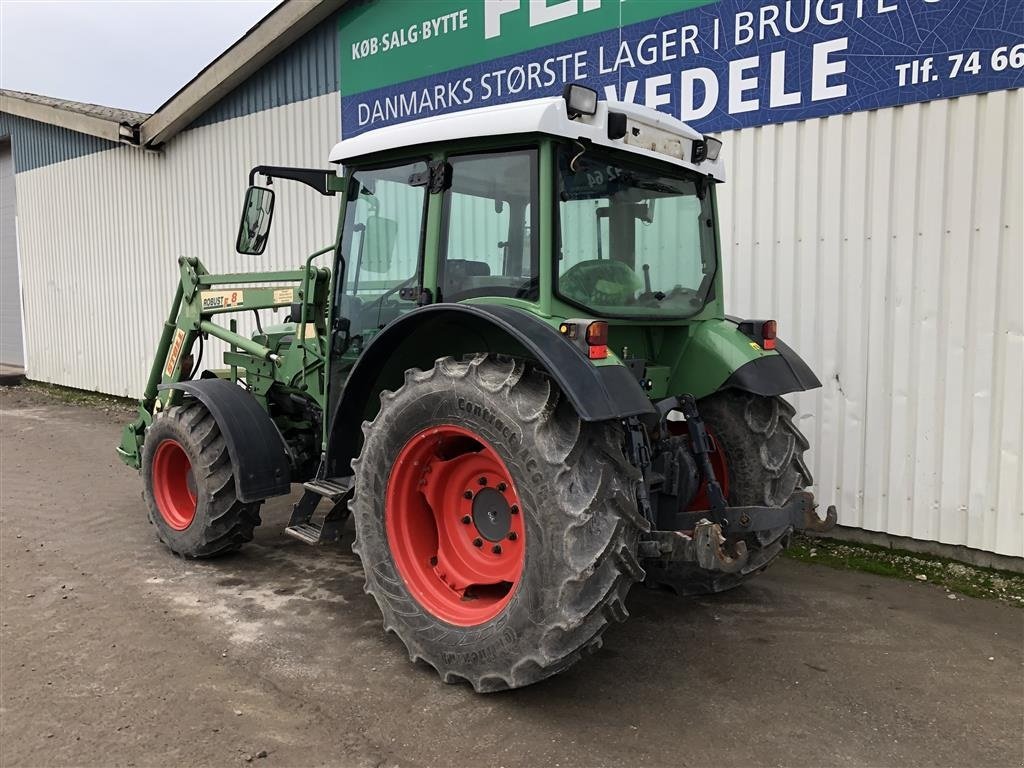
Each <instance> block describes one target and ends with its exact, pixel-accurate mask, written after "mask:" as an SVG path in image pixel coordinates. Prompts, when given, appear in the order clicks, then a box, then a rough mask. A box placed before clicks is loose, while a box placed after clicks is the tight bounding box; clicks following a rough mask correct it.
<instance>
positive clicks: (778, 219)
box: [720, 90, 1024, 556]
mask: <svg viewBox="0 0 1024 768" xmlns="http://www.w3.org/2000/svg"><path fill="white" fill-rule="evenodd" d="M723 138H724V140H725V148H726V149H725V150H724V151H725V152H726V153H727V157H728V163H729V174H730V175H729V179H730V180H729V183H728V184H726V185H725V186H724V187H723V188H721V190H720V192H721V197H720V200H721V203H722V206H721V207H722V219H723V226H722V241H723V246H724V248H725V251H726V254H725V256H726V258H727V259H728V262H727V268H726V280H727V288H726V302H727V306H728V307H729V311H730V312H732V313H735V314H739V315H747V316H751V317H777V318H778V319H779V325H780V330H779V333H780V335H781V336H782V337H783V338H785V339H787V341H790V342H791V343H792V344H793V345H794V346H795V348H796V349H797V350H799V351H800V353H801V354H803V355H804V356H805V357H806V358H807V360H808V362H809V363H810V365H811V367H812V368H813V369H814V370H815V371H816V372H817V374H818V376H819V377H820V378H821V380H822V383H823V387H822V388H821V389H819V390H817V391H815V392H810V393H805V394H801V395H800V396H798V397H797V398H796V399H795V402H796V405H797V407H798V409H799V412H800V414H801V421H800V425H801V428H802V429H803V430H804V431H805V432H806V433H807V435H808V437H809V438H810V441H811V446H812V452H813V453H812V460H811V465H812V467H813V469H814V473H815V479H816V481H817V488H818V495H819V497H820V498H821V499H823V500H828V499H831V498H834V499H835V501H836V503H837V504H838V505H839V509H840V518H839V522H840V523H841V524H843V525H849V526H856V527H861V528H866V529H868V530H873V531H885V532H887V533H892V534H896V535H901V536H910V537H913V538H916V539H924V540H934V541H940V542H944V543H948V544H963V545H966V546H968V547H974V548H977V549H983V550H988V551H992V552H997V553H1000V554H1005V555H1015V556H1021V555H1024V475H1022V471H1021V454H1022V442H1024V421H1022V407H1021V401H1022V386H1024V385H1022V382H1024V320H1022V293H1024V274H1022V269H1024V266H1022V265H1024V238H1022V228H1021V224H1022V218H1024V193H1022V185H1024V181H1022V179H1024V173H1022V171H1024V156H1022V144H1024V97H1022V92H1021V91H1020V90H1015V91H1002V92H994V93H988V94H984V95H979V96H965V97H961V98H959V99H950V100H946V101H933V102H928V103H924V104H913V105H910V106H905V107H898V108H894V109H885V110H879V111H875V112H857V113H854V114H848V115H836V116H833V117H828V118H824V119H820V120H809V121H806V122H799V123H785V124H782V125H771V126H764V127H760V128H750V129H746V130H743V131H737V132H733V133H728V134H725V135H724V136H723Z"/></svg>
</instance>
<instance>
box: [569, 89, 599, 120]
mask: <svg viewBox="0 0 1024 768" xmlns="http://www.w3.org/2000/svg"><path fill="white" fill-rule="evenodd" d="M562 98H563V99H565V111H566V112H567V113H568V115H569V119H570V120H575V119H576V118H577V117H579V116H580V115H592V114H594V113H595V112H597V91H595V90H594V89H593V88H587V86H585V85H577V84H576V83H568V84H566V86H565V90H563V91H562Z"/></svg>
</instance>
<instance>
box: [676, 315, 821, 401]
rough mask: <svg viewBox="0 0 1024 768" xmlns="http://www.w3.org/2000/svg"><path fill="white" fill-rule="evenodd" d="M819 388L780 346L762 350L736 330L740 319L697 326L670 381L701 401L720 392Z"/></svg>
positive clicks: (801, 363)
mask: <svg viewBox="0 0 1024 768" xmlns="http://www.w3.org/2000/svg"><path fill="white" fill-rule="evenodd" d="M820 386H821V382H820V381H818V377H817V376H815V375H814V372H813V371H812V370H811V369H810V367H809V366H808V365H807V363H805V362H804V361H803V359H802V358H801V357H800V356H799V355H798V354H797V353H796V352H794V351H793V349H792V348H791V347H790V346H789V345H788V344H786V343H785V342H783V341H782V340H778V339H777V340H776V342H775V349H774V350H766V349H763V348H762V347H761V345H760V344H758V343H757V342H756V341H754V340H753V339H751V338H749V337H748V336H746V335H744V334H743V333H741V332H740V330H739V320H738V319H735V318H725V319H722V320H707V321H704V322H702V323H699V324H698V325H697V326H696V327H695V328H694V331H693V335H692V337H691V339H690V341H689V343H688V344H687V345H686V348H685V350H684V351H683V355H682V357H681V359H680V360H679V364H678V365H677V367H676V370H675V375H674V376H673V378H672V381H671V391H673V392H690V393H692V394H693V395H694V396H695V397H697V398H701V397H705V396H707V395H710V394H712V393H714V392H717V391H718V390H720V389H740V390H743V391H745V392H752V393H753V394H756V395H765V396H774V395H784V394H787V393H789V392H803V391H805V390H808V389H817V388H818V387H820Z"/></svg>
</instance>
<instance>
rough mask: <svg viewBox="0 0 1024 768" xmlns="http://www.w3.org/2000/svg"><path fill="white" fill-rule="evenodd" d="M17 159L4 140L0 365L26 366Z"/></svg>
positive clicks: (0, 146)
mask: <svg viewBox="0 0 1024 768" xmlns="http://www.w3.org/2000/svg"><path fill="white" fill-rule="evenodd" d="M14 212H15V199H14V157H13V155H12V154H11V142H10V141H9V140H8V141H0V363H2V364H4V365H12V366H16V367H18V368H24V367H25V348H24V346H23V343H22V338H23V337H22V334H21V318H22V315H21V280H20V278H19V276H18V235H17V230H16V228H15V224H14V216H15V213H14Z"/></svg>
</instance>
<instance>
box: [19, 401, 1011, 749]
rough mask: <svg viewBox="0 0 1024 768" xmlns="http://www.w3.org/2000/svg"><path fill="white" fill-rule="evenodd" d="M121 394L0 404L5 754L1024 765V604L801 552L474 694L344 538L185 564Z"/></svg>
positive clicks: (283, 543)
mask: <svg viewBox="0 0 1024 768" xmlns="http://www.w3.org/2000/svg"><path fill="white" fill-rule="evenodd" d="M125 420H126V417H125V414H124V412H123V409H122V408H121V407H120V406H118V405H117V404H109V405H104V406H100V407H96V406H85V405H69V404H66V403H60V402H56V401H55V400H53V399H52V398H51V397H47V396H46V395H44V394H41V393H39V392H38V391H35V390H32V389H25V388H20V389H19V388H14V389H11V388H4V389H2V390H0V563H2V568H0V625H2V626H0V765H2V766H4V767H5V768H7V767H13V766H49V765H69V766H70V765H75V766H92V765H97V766H100V765H102V766H110V765H185V764H188V765H211V766H226V765H236V764H237V765H246V764H249V763H250V762H251V764H253V765H261V766H270V765H358V766H377V765H403V766H405V765H409V766H419V765H424V766H426V765H456V766H508V768H512V767H513V766H538V765H545V766H558V768H561V767H562V766H597V765H624V764H625V765H652V766H688V765H692V766H697V765H715V766H731V765H736V766H749V765H784V766H797V765H807V766H833V765H835V766H839V765H842V766H850V765H871V766H894V765H900V766H917V765H921V766H925V765H927V766H933V765H951V766H952V765H956V766H968V765H969V766H982V765H992V766H1019V765H1021V764H1022V762H1024V748H1022V736H1021V723H1022V722H1024V684H1022V683H1024V677H1022V661H1024V659H1022V655H1024V654H1022V646H1024V611H1021V610H1019V609H1017V608H1014V607H1011V606H1007V605H1004V604H1001V603H998V602H995V601H986V600H977V599H974V598H965V597H957V598H955V599H950V598H949V597H948V596H947V593H946V592H945V590H943V589H941V588H939V587H936V586H933V585H932V584H930V583H927V582H918V581H903V580H897V579H889V578H883V577H880V576H875V575H872V574H867V573H861V572H856V571H837V570H833V569H829V568H824V567H821V566H818V565H813V564H804V563H800V562H794V561H783V562H781V563H779V564H778V565H777V566H776V567H774V568H773V569H772V570H771V571H769V572H768V573H766V574H765V575H764V576H763V577H761V578H760V579H758V580H757V581H755V582H754V583H753V584H751V585H749V586H747V587H743V588H741V589H738V590H736V591H734V592H732V593H730V594H727V595H722V596H718V597H716V598H708V599H696V600H693V599H690V600H685V599H680V598H676V597H674V596H672V595H670V594H668V593H665V592H658V591H650V590H645V589H636V590H634V592H633V594H632V595H631V597H630V603H629V608H630V611H631V612H632V617H631V618H630V619H629V621H628V622H626V623H625V624H623V625H620V626H616V627H614V628H612V629H611V630H610V631H609V632H608V633H607V634H606V636H605V638H606V642H605V647H604V649H603V650H602V651H600V652H599V653H598V654H596V655H595V656H593V657H591V658H590V659H588V660H586V661H584V662H583V663H581V664H578V665H577V666H576V667H574V668H573V669H571V670H570V671H569V672H567V673H565V674H563V675H561V676H559V677H557V678H555V679H553V680H551V681H548V682H546V683H542V684H539V685H536V686H533V687H531V688H527V689H524V690H520V691H513V692H509V693H505V694H499V695H492V696H478V695H476V694H474V693H473V692H472V691H471V690H470V689H468V688H466V687H464V686H446V685H443V684H442V683H441V682H440V681H439V680H438V679H437V677H436V675H435V674H434V673H433V671H432V670H430V669H428V668H425V667H423V666H413V665H412V664H410V663H409V661H408V658H407V656H406V655H405V653H404V650H403V648H402V646H401V644H400V643H399V642H398V640H396V639H395V638H393V637H390V636H385V635H384V634H383V632H382V630H381V624H380V617H379V614H378V612H377V608H376V606H375V605H374V603H373V602H372V601H371V600H370V599H369V598H368V597H367V596H365V595H364V594H363V591H362V584H363V579H362V570H361V568H360V565H359V562H358V560H357V559H356V558H355V557H354V556H353V555H352V554H351V552H350V549H349V544H350V543H351V534H349V535H347V536H346V538H345V541H344V542H343V543H342V544H341V545H340V546H332V547H326V548H309V547H306V546H304V545H303V544H300V543H299V542H296V541H293V540H291V539H288V538H286V537H285V536H284V535H283V533H282V530H283V526H284V522H285V520H286V518H287V514H288V507H289V500H288V499H279V500H275V501H273V502H272V503H270V504H268V505H267V507H266V508H265V510H266V511H265V514H264V517H263V520H264V523H263V526H262V527H261V528H260V529H259V530H258V533H257V539H256V541H255V542H254V543H253V544H252V545H250V546H249V547H247V548H246V549H245V550H243V551H242V552H241V553H239V554H238V555H235V556H232V557H229V558H225V559H223V560H219V561H216V562H208V563H195V562H185V561H182V560H179V559H177V558H175V557H173V556H171V555H169V554H168V553H167V552H166V551H165V550H164V549H163V548H162V547H161V546H160V545H159V543H158V542H157V541H156V539H155V536H154V535H153V532H152V530H151V527H150V526H149V524H148V523H147V522H146V519H145V514H144V511H143V503H142V500H141V498H140V481H139V478H138V476H137V475H136V473H134V472H132V471H131V470H129V469H127V468H126V467H124V466H123V465H122V464H121V463H120V461H119V460H118V459H117V457H116V455H115V453H114V445H115V444H116V442H117V440H118V436H119V431H120V426H121V423H122V422H123V421H125Z"/></svg>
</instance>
